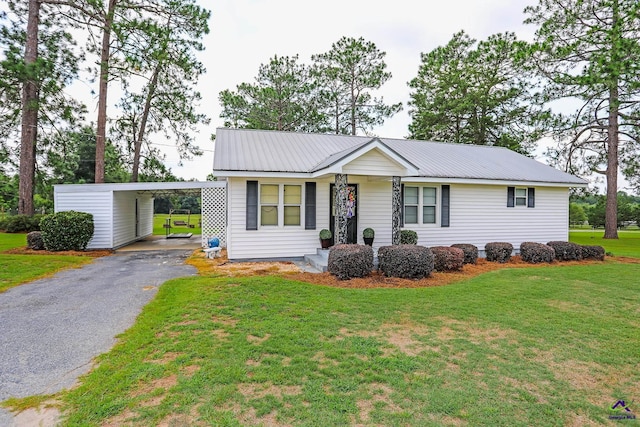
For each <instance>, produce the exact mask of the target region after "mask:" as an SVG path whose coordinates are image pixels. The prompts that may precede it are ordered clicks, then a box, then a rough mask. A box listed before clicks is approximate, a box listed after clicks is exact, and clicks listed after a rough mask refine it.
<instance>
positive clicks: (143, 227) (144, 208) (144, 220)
mask: <svg viewBox="0 0 640 427" xmlns="http://www.w3.org/2000/svg"><path fill="white" fill-rule="evenodd" d="M138 212H139V215H140V219H139V221H140V223H139V224H138V230H139V232H140V237H145V236H150V235H151V234H153V197H152V196H151V195H150V194H143V195H138Z"/></svg>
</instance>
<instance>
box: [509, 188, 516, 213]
mask: <svg viewBox="0 0 640 427" xmlns="http://www.w3.org/2000/svg"><path fill="white" fill-rule="evenodd" d="M515 205H516V187H507V207H508V208H512V207H514V206H515Z"/></svg>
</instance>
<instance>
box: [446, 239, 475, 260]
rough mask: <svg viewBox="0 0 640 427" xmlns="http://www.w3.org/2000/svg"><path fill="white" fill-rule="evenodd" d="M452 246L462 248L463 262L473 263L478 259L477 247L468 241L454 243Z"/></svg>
mask: <svg viewBox="0 0 640 427" xmlns="http://www.w3.org/2000/svg"><path fill="white" fill-rule="evenodd" d="M451 247H452V248H458V249H462V252H463V253H464V263H465V264H475V263H476V262H477V261H478V247H477V246H476V245H471V244H468V243H456V244H455V245H451Z"/></svg>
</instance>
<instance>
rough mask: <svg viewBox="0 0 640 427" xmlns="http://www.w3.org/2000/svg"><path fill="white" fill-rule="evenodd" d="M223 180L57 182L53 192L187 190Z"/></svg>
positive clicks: (204, 186)
mask: <svg viewBox="0 0 640 427" xmlns="http://www.w3.org/2000/svg"><path fill="white" fill-rule="evenodd" d="M224 186H226V183H225V182H224V181H222V182H221V181H177V182H123V183H109V184H57V185H54V186H53V188H54V192H58V193H84V192H88V191H91V192H98V191H154V190H189V189H197V188H215V187H224Z"/></svg>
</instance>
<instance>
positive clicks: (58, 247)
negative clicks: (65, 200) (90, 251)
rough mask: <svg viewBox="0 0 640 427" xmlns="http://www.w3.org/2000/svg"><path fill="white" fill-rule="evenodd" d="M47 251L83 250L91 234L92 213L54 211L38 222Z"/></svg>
mask: <svg viewBox="0 0 640 427" xmlns="http://www.w3.org/2000/svg"><path fill="white" fill-rule="evenodd" d="M40 228H41V230H42V240H43V241H44V247H45V248H46V249H47V250H48V251H83V250H85V249H86V248H87V244H89V240H91V237H92V236H93V215H91V214H89V213H86V212H76V211H65V212H56V213H54V214H51V215H47V216H45V217H44V218H42V221H41V222H40Z"/></svg>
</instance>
